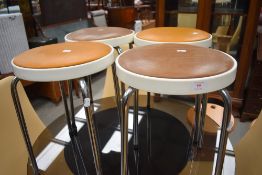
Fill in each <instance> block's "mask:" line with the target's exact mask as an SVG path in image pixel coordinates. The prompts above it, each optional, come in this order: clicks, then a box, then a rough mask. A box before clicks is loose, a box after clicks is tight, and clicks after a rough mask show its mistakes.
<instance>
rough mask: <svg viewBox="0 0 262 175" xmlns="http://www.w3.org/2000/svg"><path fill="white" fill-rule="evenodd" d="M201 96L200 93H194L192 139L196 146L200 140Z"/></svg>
mask: <svg viewBox="0 0 262 175" xmlns="http://www.w3.org/2000/svg"><path fill="white" fill-rule="evenodd" d="M201 97H202V95H199V94H198V95H196V98H195V123H194V127H193V134H192V140H193V143H195V144H196V145H197V146H198V145H199V142H200V115H201Z"/></svg>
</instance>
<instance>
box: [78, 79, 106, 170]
mask: <svg viewBox="0 0 262 175" xmlns="http://www.w3.org/2000/svg"><path fill="white" fill-rule="evenodd" d="M79 84H80V88H81V91H82V96H83V103H84V108H85V113H86V122H87V129H88V133H89V137H90V142H91V147H92V152H93V157H94V163H95V168H96V174H97V175H102V174H103V172H102V165H101V160H100V150H99V148H100V147H99V144H98V138H97V132H96V128H95V121H94V118H93V107H92V106H93V104H91V103H90V91H89V88H88V85H87V82H86V80H85V79H80V81H79Z"/></svg>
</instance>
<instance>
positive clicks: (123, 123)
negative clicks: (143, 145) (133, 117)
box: [120, 87, 135, 175]
mask: <svg viewBox="0 0 262 175" xmlns="http://www.w3.org/2000/svg"><path fill="white" fill-rule="evenodd" d="M134 92H135V89H134V88H132V87H129V88H128V89H127V90H126V92H125V93H124V95H123V97H122V98H121V114H122V115H121V120H120V129H121V175H127V174H128V105H127V104H128V103H127V102H128V99H129V97H130V96H131V95H132V94H133V93H134Z"/></svg>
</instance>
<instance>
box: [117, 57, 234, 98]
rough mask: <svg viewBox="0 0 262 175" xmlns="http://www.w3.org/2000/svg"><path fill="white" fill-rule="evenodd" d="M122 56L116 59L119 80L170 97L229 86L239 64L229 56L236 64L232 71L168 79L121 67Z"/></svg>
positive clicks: (200, 92)
mask: <svg viewBox="0 0 262 175" xmlns="http://www.w3.org/2000/svg"><path fill="white" fill-rule="evenodd" d="M225 54H226V53H225ZM227 55H228V54H227ZM120 56H121V55H120ZM120 56H118V57H117V59H116V73H117V76H118V78H119V80H120V81H123V82H124V83H125V84H127V85H129V86H131V87H134V88H136V89H139V90H144V91H147V92H153V93H160V94H168V95H193V94H203V93H208V92H214V91H217V90H220V89H223V88H225V87H227V86H229V85H230V84H231V83H233V81H234V80H235V77H236V69H237V62H236V60H235V59H234V58H233V57H232V56H230V55H228V56H229V58H230V59H231V60H232V61H233V62H234V63H233V67H232V68H231V69H230V70H228V71H226V72H224V73H221V74H218V75H214V76H209V77H203V78H190V79H167V78H157V77H150V76H145V75H139V74H136V73H133V72H130V71H128V70H126V69H124V68H123V67H121V65H120V64H119V62H118V61H119V57H120ZM199 85H200V86H199Z"/></svg>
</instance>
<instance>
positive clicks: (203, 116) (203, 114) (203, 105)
mask: <svg viewBox="0 0 262 175" xmlns="http://www.w3.org/2000/svg"><path fill="white" fill-rule="evenodd" d="M206 110H207V94H202V99H201V112H200V115H201V117H200V127H199V129H200V131H199V135H200V136H199V142H198V147H199V148H202V146H203V143H204V126H205V119H206Z"/></svg>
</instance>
